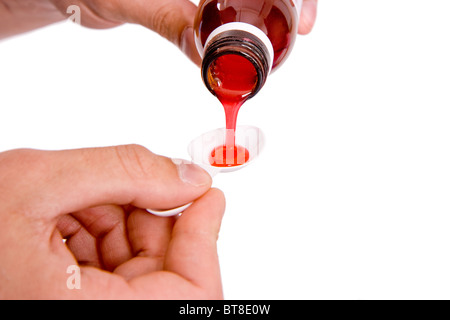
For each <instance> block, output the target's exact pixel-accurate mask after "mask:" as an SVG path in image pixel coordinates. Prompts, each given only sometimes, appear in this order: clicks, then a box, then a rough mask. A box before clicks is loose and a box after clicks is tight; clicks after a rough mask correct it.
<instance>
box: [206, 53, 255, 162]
mask: <svg viewBox="0 0 450 320" xmlns="http://www.w3.org/2000/svg"><path fill="white" fill-rule="evenodd" d="M208 75H209V77H210V83H211V87H212V89H213V90H214V93H215V95H216V97H217V98H218V99H219V101H220V102H221V103H222V105H223V107H224V110H225V117H226V128H227V130H226V138H225V139H226V140H225V145H223V146H219V147H217V148H215V149H214V150H213V151H212V152H211V155H210V158H209V162H210V163H211V165H213V166H217V167H232V166H237V165H242V164H244V163H246V162H247V161H248V159H249V152H248V150H247V149H245V148H244V147H241V146H237V145H236V144H235V139H234V133H235V131H236V121H237V115H238V113H239V109H240V108H241V106H242V105H243V104H244V102H245V101H246V100H247V99H248V97H249V96H250V94H251V93H252V92H253V89H254V88H255V86H256V83H257V81H258V75H257V72H256V69H255V67H254V66H253V64H252V63H251V62H250V61H249V60H247V59H246V58H244V57H242V56H240V55H237V54H227V55H223V56H221V57H219V58H217V59H216V60H215V61H214V63H213V64H212V65H211V67H210V69H209V73H208Z"/></svg>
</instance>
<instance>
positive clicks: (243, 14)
mask: <svg viewBox="0 0 450 320" xmlns="http://www.w3.org/2000/svg"><path fill="white" fill-rule="evenodd" d="M199 8H200V9H199V13H198V15H197V17H196V20H195V23H194V29H195V30H196V41H197V45H198V46H199V47H201V48H204V46H205V44H206V40H207V39H208V37H209V35H210V34H211V32H213V31H214V30H215V29H216V28H218V27H219V26H221V25H223V24H226V23H229V22H244V23H249V24H252V25H254V26H256V27H257V28H259V29H260V30H262V31H263V32H264V33H265V34H266V35H267V36H268V38H269V39H270V41H271V42H272V46H273V49H274V60H273V66H272V70H273V69H275V68H277V67H278V66H279V65H280V64H281V63H282V62H283V61H284V60H285V59H286V58H287V56H288V55H289V52H290V50H291V49H292V47H293V46H292V44H293V43H294V41H295V37H296V33H297V13H296V8H295V5H294V3H293V2H292V1H291V0H247V1H243V0H227V1H223V0H203V1H201V3H200V4H199ZM207 81H208V83H209V84H210V87H211V89H212V91H213V92H214V94H215V95H216V96H217V98H218V99H219V100H220V102H221V103H222V105H223V107H224V109H225V116H226V128H227V136H226V142H225V145H223V146H219V147H217V148H215V149H214V150H213V151H212V152H211V156H210V159H209V160H210V163H211V164H212V165H214V166H236V165H241V164H243V163H245V162H247V161H248V159H249V156H248V150H246V149H245V148H243V147H241V146H236V144H235V139H234V136H235V130H236V121H237V115H238V112H239V109H240V108H241V106H242V105H243V104H244V102H245V101H246V100H247V99H248V98H249V96H251V94H252V92H253V91H254V89H255V87H256V85H257V83H258V73H257V71H256V69H255V67H254V65H253V64H252V63H251V62H250V61H249V60H248V59H246V58H244V57H242V56H240V55H238V54H226V55H223V56H220V57H219V58H217V59H216V60H215V61H214V62H213V63H212V64H211V65H210V67H209V70H208V79H207ZM242 149H243V150H245V151H242ZM240 154H244V156H243V157H242V156H241V157H239V155H240ZM242 161H244V162H242ZM241 162H242V163H241Z"/></svg>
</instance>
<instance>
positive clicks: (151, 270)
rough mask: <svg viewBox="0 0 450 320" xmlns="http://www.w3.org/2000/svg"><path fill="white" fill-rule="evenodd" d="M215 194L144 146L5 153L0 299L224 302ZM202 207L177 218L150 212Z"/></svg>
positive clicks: (191, 169) (0, 172)
mask: <svg viewBox="0 0 450 320" xmlns="http://www.w3.org/2000/svg"><path fill="white" fill-rule="evenodd" d="M210 187H211V178H210V177H209V175H208V174H207V173H206V172H205V171H203V170H202V169H200V168H199V167H197V166H195V165H192V164H181V165H178V166H177V165H175V164H174V162H172V161H171V160H170V159H167V158H164V157H161V156H157V155H155V154H153V153H151V152H150V151H148V150H146V149H145V148H143V147H139V146H120V147H112V148H97V149H80V150H68V151H37V150H14V151H8V152H4V153H0V221H1V223H0V283H1V285H0V299H16V298H18V299H135V298H137V299H209V298H212V299H217V298H222V286H221V280H220V271H219V263H218V258H217V249H216V240H217V236H218V232H219V229H220V223H221V219H222V215H223V212H224V198H223V194H222V193H221V192H220V191H219V190H217V189H210ZM195 199H197V200H196V201H195V202H194V204H193V205H192V206H191V207H190V208H188V209H187V210H186V211H185V212H184V213H183V214H182V215H181V217H179V218H177V219H176V218H161V217H157V216H153V215H151V214H149V213H147V212H146V211H145V210H143V209H142V208H154V209H165V208H172V207H176V206H179V205H182V204H185V203H188V202H191V201H193V200H195ZM63 238H64V239H66V242H65V243H64V242H63ZM78 267H79V268H80V269H79V271H80V272H81V273H80V277H79V279H78V280H79V283H78V284H79V285H81V288H79V289H77V288H73V287H71V286H70V280H71V279H70V277H72V276H74V275H76V274H75V273H74V274H72V273H68V272H69V271H70V272H72V271H73V270H76V268H78ZM71 268H75V269H71ZM74 284H76V283H74Z"/></svg>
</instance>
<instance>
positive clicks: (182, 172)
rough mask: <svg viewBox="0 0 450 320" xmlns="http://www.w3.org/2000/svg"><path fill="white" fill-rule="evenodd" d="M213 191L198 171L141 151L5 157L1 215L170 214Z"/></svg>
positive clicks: (1, 157)
mask: <svg viewBox="0 0 450 320" xmlns="http://www.w3.org/2000/svg"><path fill="white" fill-rule="evenodd" d="M210 187H211V177H210V176H209V175H208V174H207V173H206V172H205V171H204V170H203V169H201V168H199V167H198V166H195V165H193V164H183V163H179V164H178V165H175V163H174V162H173V161H171V160H170V159H168V158H165V157H161V156H157V155H155V154H153V153H151V152H150V151H148V150H147V149H145V148H143V147H140V146H119V147H111V148H94V149H79V150H67V151H37V150H16V151H10V152H6V153H2V154H0V194H1V197H2V200H6V201H1V202H0V207H1V206H3V207H5V206H6V208H4V209H5V210H0V212H8V210H13V211H12V212H17V211H18V210H19V211H21V212H23V213H25V214H26V215H27V216H30V217H33V218H39V217H40V218H45V219H47V220H52V219H55V218H56V217H57V216H59V215H62V214H65V213H70V212H78V211H81V210H84V209H86V208H91V207H97V206H101V205H108V204H114V205H126V204H132V205H134V206H136V207H139V208H151V209H168V208H173V207H177V206H181V205H183V204H185V203H189V202H192V201H193V200H195V199H196V198H199V197H200V196H201V195H202V194H204V193H205V192H206V191H208V190H209V188H210ZM0 209H1V208H0ZM10 212H11V211H10ZM55 223H56V222H55Z"/></svg>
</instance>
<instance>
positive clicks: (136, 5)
mask: <svg viewBox="0 0 450 320" xmlns="http://www.w3.org/2000/svg"><path fill="white" fill-rule="evenodd" d="M317 1H318V0H303V7H302V13H301V23H300V25H299V30H298V32H299V33H300V34H307V33H309V32H310V31H311V29H312V28H313V26H314V22H315V20H316V13H317ZM73 5H76V6H78V7H79V8H80V10H81V13H80V14H81V24H82V25H84V26H86V27H90V28H97V29H103V28H111V27H115V26H118V25H121V24H123V23H127V22H128V23H135V24H141V25H143V26H145V27H147V28H149V29H151V30H153V31H155V32H157V33H159V34H160V35H162V36H163V37H165V38H167V39H168V40H170V41H171V42H173V43H174V44H175V45H177V46H178V47H179V48H180V49H181V51H183V52H184V53H185V54H186V55H187V56H188V57H189V58H190V59H191V60H192V61H194V62H195V63H197V64H200V63H201V61H200V57H199V54H198V52H197V49H196V46H195V43H194V35H193V30H192V25H193V23H194V17H195V14H196V12H197V7H196V5H195V4H194V3H192V2H191V1H189V0H164V1H161V0H134V1H129V0H0V39H1V38H3V37H7V36H11V35H13V34H18V33H21V32H25V31H28V30H32V29H35V28H38V27H42V26H44V25H47V24H50V23H53V22H56V21H61V20H63V19H67V17H68V13H67V9H68V8H69V7H70V6H73Z"/></svg>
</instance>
